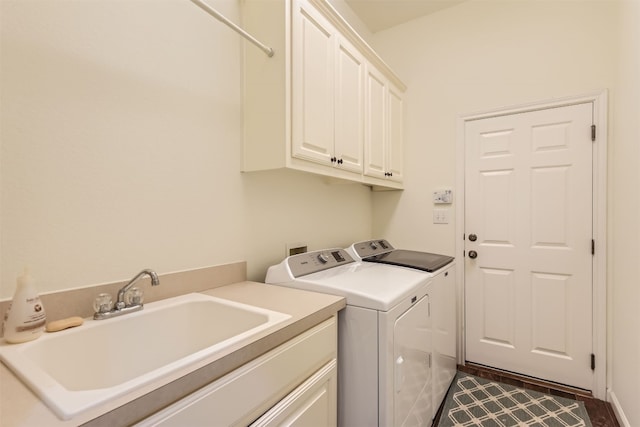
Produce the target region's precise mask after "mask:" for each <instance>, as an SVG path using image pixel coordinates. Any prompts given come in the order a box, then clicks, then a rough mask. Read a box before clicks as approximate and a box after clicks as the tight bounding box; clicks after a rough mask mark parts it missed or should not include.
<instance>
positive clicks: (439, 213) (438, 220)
mask: <svg viewBox="0 0 640 427" xmlns="http://www.w3.org/2000/svg"><path fill="white" fill-rule="evenodd" d="M433 223H434V224H449V209H434V210H433Z"/></svg>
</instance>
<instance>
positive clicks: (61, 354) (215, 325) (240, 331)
mask: <svg viewBox="0 0 640 427" xmlns="http://www.w3.org/2000/svg"><path fill="white" fill-rule="evenodd" d="M289 317H291V316H289V315H288V314H283V313H278V312H275V311H270V310H266V309H262V308H259V307H253V306H250V305H246V304H240V303H236V302H233V301H229V300H225V299H221V298H216V297H212V296H209V295H205V294H197V293H194V294H187V295H183V296H179V297H175V298H169V299H166V300H162V301H158V302H153V303H149V304H145V307H144V310H142V311H138V312H135V313H130V314H126V315H123V316H120V317H115V318H112V319H107V320H93V319H88V320H86V321H85V323H84V324H83V325H82V326H80V327H78V328H73V329H67V330H65V331H61V332H56V333H47V334H44V335H43V336H42V337H40V338H38V339H37V340H35V341H30V342H27V343H23V344H7V343H6V342H3V343H2V344H0V359H1V360H2V361H3V362H4V363H5V364H6V365H7V366H8V367H9V368H10V369H11V370H12V371H13V372H14V373H15V374H16V375H17V376H18V377H20V378H21V379H22V380H23V381H24V382H25V383H26V384H27V385H28V386H29V387H30V388H31V389H32V390H33V391H34V392H35V393H36V394H37V395H38V396H39V397H40V398H41V399H42V400H43V401H44V402H45V403H46V404H47V405H48V406H49V407H50V408H51V409H52V410H53V411H54V412H55V413H56V415H58V417H60V418H61V419H63V420H66V419H70V418H72V417H74V416H75V415H78V414H80V413H82V412H84V411H86V410H89V409H91V408H93V407H96V406H98V405H100V404H103V403H106V402H109V401H111V400H113V399H115V398H117V397H119V396H122V395H124V394H126V393H129V392H132V391H135V390H137V389H140V388H142V387H143V386H145V385H146V384H149V383H150V382H152V381H156V380H159V379H162V378H165V377H168V376H169V375H170V374H171V373H174V372H176V371H177V370H180V369H184V368H188V367H189V365H190V364H194V363H196V362H198V361H201V360H203V359H205V358H209V357H211V356H214V355H216V354H220V353H222V352H224V351H225V350H226V349H228V348H229V347H231V346H233V345H234V344H237V343H239V342H241V341H243V340H246V339H248V338H250V337H252V336H255V335H256V334H258V333H260V332H262V331H265V330H266V329H268V328H271V327H272V326H274V325H276V324H278V323H281V322H283V321H285V320H286V319H288V318H289Z"/></svg>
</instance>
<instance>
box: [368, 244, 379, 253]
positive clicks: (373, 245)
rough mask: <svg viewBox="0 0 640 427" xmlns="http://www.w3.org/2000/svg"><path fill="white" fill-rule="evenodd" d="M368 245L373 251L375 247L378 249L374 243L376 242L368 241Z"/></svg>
mask: <svg viewBox="0 0 640 427" xmlns="http://www.w3.org/2000/svg"><path fill="white" fill-rule="evenodd" d="M369 246H370V247H371V249H373V250H374V251H375V250H376V249H378V245H377V244H376V242H371V243H369Z"/></svg>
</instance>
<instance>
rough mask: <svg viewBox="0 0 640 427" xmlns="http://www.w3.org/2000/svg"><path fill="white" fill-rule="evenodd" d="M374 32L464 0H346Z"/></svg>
mask: <svg viewBox="0 0 640 427" xmlns="http://www.w3.org/2000/svg"><path fill="white" fill-rule="evenodd" d="M345 1H346V3H347V4H348V5H349V6H350V7H351V9H353V11H354V12H355V13H356V15H358V17H359V18H360V19H361V20H362V21H363V22H364V23H365V25H366V26H367V27H368V28H369V30H370V31H371V32H372V33H375V32H378V31H381V30H384V29H387V28H389V27H393V26H395V25H399V24H403V23H405V22H407V21H411V20H412V19H416V18H419V17H421V16H423V15H427V14H430V13H434V12H437V11H439V10H442V9H446V8H448V7H451V6H455V5H456V4H458V3H462V2H463V1H464V0H345Z"/></svg>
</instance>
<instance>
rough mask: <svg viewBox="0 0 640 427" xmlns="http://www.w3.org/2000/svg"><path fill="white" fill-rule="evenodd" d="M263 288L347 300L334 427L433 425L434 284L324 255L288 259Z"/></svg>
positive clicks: (338, 252)
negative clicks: (282, 288) (431, 307)
mask: <svg viewBox="0 0 640 427" xmlns="http://www.w3.org/2000/svg"><path fill="white" fill-rule="evenodd" d="M266 282H267V283H270V284H274V285H280V286H288V287H293V288H298V289H304V290H308V291H316V292H322V293H329V294H334V295H340V296H344V297H345V298H346V302H347V306H346V308H345V309H344V310H341V311H340V313H339V318H338V425H339V426H344V427H372V426H398V427H399V426H419V425H431V420H432V418H433V415H434V414H433V412H434V408H433V406H432V405H433V399H432V396H431V394H432V387H433V385H432V373H431V372H432V370H431V367H430V365H431V358H432V349H431V334H432V331H431V318H430V315H429V296H428V293H429V286H430V283H431V282H430V280H429V279H428V278H427V277H425V275H424V274H423V273H421V272H418V271H415V270H411V269H405V270H400V269H398V268H396V267H391V266H386V265H379V264H374V263H365V262H356V261H354V260H353V258H352V257H351V256H350V255H349V254H348V253H347V251H346V250H344V249H328V250H323V251H316V252H308V253H304V254H299V255H293V256H290V257H288V258H286V259H285V260H284V261H282V262H281V263H280V264H277V265H274V266H272V267H270V268H269V270H268V272H267V277H266Z"/></svg>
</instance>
